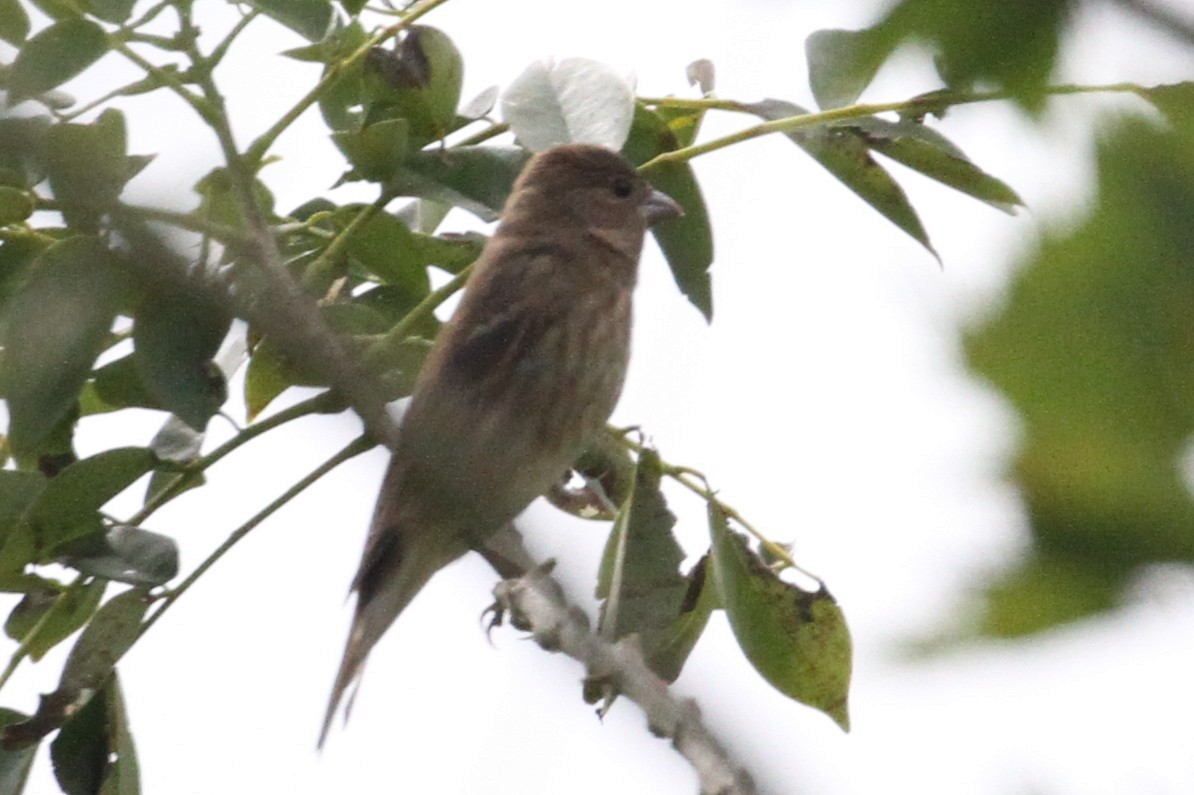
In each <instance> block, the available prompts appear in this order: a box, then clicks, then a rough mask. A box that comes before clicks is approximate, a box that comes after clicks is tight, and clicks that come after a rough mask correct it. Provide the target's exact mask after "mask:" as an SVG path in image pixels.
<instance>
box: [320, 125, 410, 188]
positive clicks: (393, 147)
mask: <svg viewBox="0 0 1194 795" xmlns="http://www.w3.org/2000/svg"><path fill="white" fill-rule="evenodd" d="M409 128H410V123H409V122H408V121H407V120H406V119H385V120H383V121H379V122H377V123H375V124H370V125H368V126H366V127H364V128H363V129H361V130H347V131H337V132H334V133H332V142H333V143H334V144H336V147H337V148H338V149H339V150H340V151H341V152H343V153H344V156H345V157H347V158H348V162H350V163H352V169H353V176H354V177H357V178H360V179H366V180H369V181H371V182H385V181H386V180H388V179H390V178H391V177H393V176H394V174H395V173H396V172H397V171H398V169H399V168H401V166H402V161H403V160H405V159H406V150H407V148H408V138H409Z"/></svg>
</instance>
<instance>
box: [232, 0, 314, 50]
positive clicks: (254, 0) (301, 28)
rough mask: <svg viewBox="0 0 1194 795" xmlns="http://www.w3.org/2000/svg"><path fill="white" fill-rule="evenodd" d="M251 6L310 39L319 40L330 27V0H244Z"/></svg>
mask: <svg viewBox="0 0 1194 795" xmlns="http://www.w3.org/2000/svg"><path fill="white" fill-rule="evenodd" d="M245 2H247V3H248V4H249V5H251V6H252V7H253V8H256V9H257V10H258V11H260V12H261V13H263V14H265V15H266V16H268V17H271V18H272V19H274V20H275V21H277V22H281V23H282V24H283V25H285V26H286V27H288V28H290V29H291V30H293V31H294V32H295V33H298V34H299V35H300V36H303V37H304V38H306V39H308V40H310V41H319V40H320V39H322V38H323V37H324V36H325V35H326V34H327V33H328V30H329V29H330V28H331V24H332V17H333V13H332V3H331V0H245Z"/></svg>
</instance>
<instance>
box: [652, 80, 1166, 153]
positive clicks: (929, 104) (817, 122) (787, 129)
mask: <svg viewBox="0 0 1194 795" xmlns="http://www.w3.org/2000/svg"><path fill="white" fill-rule="evenodd" d="M1142 91H1143V89H1142V88H1141V87H1140V86H1138V85H1135V84H1133V83H1110V84H1106V85H1097V86H1083V85H1074V84H1063V85H1057V86H1050V87H1049V88H1048V89H1046V92H1045V93H1047V94H1051V95H1066V94H1094V93H1131V94H1137V95H1139V94H1141V92H1142ZM1009 96H1010V95H1009V94H1008V93H1007V92H1006V91H970V92H953V91H948V90H946V91H934V92H930V93H928V94H921V95H919V96H916V97H913V98H911V99H907V100H903V101H900V102H879V103H870V104H864V105H850V106H847V107H844V108H831V109H830V110H823V111H819V112H816V113H802V114H800V115H797V116H788V117H786V118H782V119H774V120H772V121H766V122H762V123H760V124H756V125H754V126H752V127H747V128H745V129H743V130H738V131H736V132H733V133H730V134H728V135H724V136H722V137H720V138H714V139H713V140H711V141H706V142H705V143H701V144H693V145H692V146H686V147H684V148H682V149H674V150H672V151H670V152H664V153H662V154H660V155H658V156H656V157H654V158H652V159H651V160H648V161H647V162H646V163H643V164H642V165H641V166H639V171H649V170H650V169H652V168H658V167H659V166H662V165H664V164H665V163H686V162H688V161H690V160H692V159H693V158H696V157H699V156H701V155H705V154H709V153H710V152H716V151H717V150H719V149H725V148H726V147H729V146H733V145H734V144H739V143H742V142H743V141H749V140H750V139H752V138H759V137H762V136H764V135H770V134H772V133H792V132H797V131H799V130H805V129H808V128H810V127H824V126H828V125H831V124H838V123H841V122H845V121H850V120H852V119H861V118H865V117H867V116H873V115H875V114H877V113H891V112H895V113H900V114H906V115H924V114H928V113H934V114H941V113H943V112H944V111H945V109H946V108H949V107H952V106H954V105H966V104H970V103H974V102H991V101H995V100H1001V99H1007V98H1008V97H1009ZM639 101H640V102H643V103H646V104H648V105H659V106H665V107H672V108H690V109H694V110H703V109H717V110H730V111H735V112H739V113H753V112H754V110H753V109H752V106H751V105H750V104H747V103H741V102H734V101H732V100H721V99H712V98H701V99H682V98H673V97H658V98H657V97H645V98H640V99H639Z"/></svg>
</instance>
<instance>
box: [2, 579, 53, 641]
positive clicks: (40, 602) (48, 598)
mask: <svg viewBox="0 0 1194 795" xmlns="http://www.w3.org/2000/svg"><path fill="white" fill-rule="evenodd" d="M62 592H63V590H62V588H61V587H60V586H58V585H57V584H52V583H49V582H47V581H44V580H43V581H42V582H41V584H40V585H38V586H37V587H32V588H30V589H29V590H27V591H26V592H25V593H24V594H22V596H21V599H20V601H19V602H17V603H16V605H15V606H14V607H13V609H12V610H11V611H10V612H9V614H8V618H7V619H5V621H4V634H5V635H7V636H8V637H10V638H12V639H13V640H15V641H17V642H18V643H20V642H21V641H22V640H24V638H25V636H26V635H28V634H29V633H30V632H32V631H33V630H34V628H35V627H36V626H37V623H38V622H39V621H41V619H42V616H44V615H45V614H46V612H47V611H48V610H49V609H50V608H51V607H53V606H54V602H55V601H56V600H57V599H58V597H59V596H60V595H61V594H62Z"/></svg>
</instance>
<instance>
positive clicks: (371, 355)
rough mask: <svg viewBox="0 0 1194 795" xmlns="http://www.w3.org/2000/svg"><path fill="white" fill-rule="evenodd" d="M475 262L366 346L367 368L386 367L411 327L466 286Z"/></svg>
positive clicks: (363, 356) (364, 358) (363, 359)
mask: <svg viewBox="0 0 1194 795" xmlns="http://www.w3.org/2000/svg"><path fill="white" fill-rule="evenodd" d="M475 264H476V263H475V262H474V263H470V264H469V265H468V266H466V267H465V268H462V269H461V271H460V273H458V274H456V275H455V276H453V277H452V279H451V280H450V281H448V282H446V283H445V284H444V285H443V286H442V287H440V288H439V289H438V290H433V291H432V292H430V293H428V294H427V297H425V298H424V299H423V300H422V301H420V302H419V303H418V304H416V305H415V306H414V308H413V309H411V310H410V311H409V312H407V313H406V314H405V315H404V316H403V318H402V319H401V320H399V321H398V322H397V323H395V324H394V325H393V327H392V328H391V329H390V330H389V331H387V332H386V333H385V334H384V335H383V336H382V337H381V339H379V340H377V341H375V342H373V343H372V344H371V345H370V346H369V347H368V348H366V349H365V352H364V354H363V355H362V361H363V363H364V365H365V368H366V369H367V370H372V371H376V370H377V369H382V368H384V366H385V363H386V362H387V361H389V360H390V357H391V355H392V354H393V353H394V351H395V350H397V348H398V346H399V345H401V344H402V343H403V342H405V341H406V339H407V338H408V337H410V335H411V329H413V328H414V327H415V324H416V323H418V322H420V321H421V320H423V319H424V318H426V317H429V316H430V315H431V313H432V312H434V311H435V310H436V309H438V308H439V306H440V304H442V303H443V302H444V301H447V300H448V299H449V298H451V297H452V296H453V295H455V294H456V293H457V292H458V291H459V290H460V289H461V288H462V287H464V284H465V282H467V281H468V278H469V275H470V274H471V273H472V272H473V266H474V265H475Z"/></svg>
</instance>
